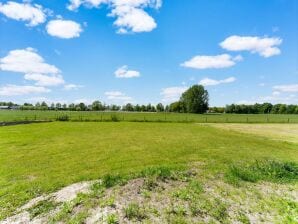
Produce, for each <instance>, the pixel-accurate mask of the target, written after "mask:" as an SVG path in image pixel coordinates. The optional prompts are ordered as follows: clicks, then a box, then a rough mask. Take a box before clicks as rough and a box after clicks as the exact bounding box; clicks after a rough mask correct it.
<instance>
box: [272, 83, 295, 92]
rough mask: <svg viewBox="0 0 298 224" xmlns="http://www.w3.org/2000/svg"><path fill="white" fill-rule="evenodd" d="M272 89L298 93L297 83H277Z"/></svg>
mask: <svg viewBox="0 0 298 224" xmlns="http://www.w3.org/2000/svg"><path fill="white" fill-rule="evenodd" d="M273 89H274V90H276V91H280V92H288V93H298V84H290V85H277V86H273Z"/></svg>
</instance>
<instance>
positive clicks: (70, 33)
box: [46, 19, 83, 39]
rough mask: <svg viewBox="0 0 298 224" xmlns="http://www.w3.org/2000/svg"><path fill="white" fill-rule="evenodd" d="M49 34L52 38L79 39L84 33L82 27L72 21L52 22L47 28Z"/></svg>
mask: <svg viewBox="0 0 298 224" xmlns="http://www.w3.org/2000/svg"><path fill="white" fill-rule="evenodd" d="M46 30H47V33H48V34H49V35H51V36H55V37H59V38H63V39H70V38H75V37H79V36H80V33H81V32H82V31H83V29H82V28H81V25H80V24H79V23H76V22H74V21H71V20H63V19H57V20H51V21H50V22H49V23H48V24H47V26H46Z"/></svg>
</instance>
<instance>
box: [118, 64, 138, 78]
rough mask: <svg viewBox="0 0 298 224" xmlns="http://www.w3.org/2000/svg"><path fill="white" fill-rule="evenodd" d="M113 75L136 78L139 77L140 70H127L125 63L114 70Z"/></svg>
mask: <svg viewBox="0 0 298 224" xmlns="http://www.w3.org/2000/svg"><path fill="white" fill-rule="evenodd" d="M115 76H116V77H117V78H136V77H140V72H138V71H134V70H128V67H127V65H124V66H122V67H120V68H118V69H117V70H116V71H115Z"/></svg>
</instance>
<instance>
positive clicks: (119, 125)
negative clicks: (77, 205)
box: [0, 111, 298, 223]
mask: <svg viewBox="0 0 298 224" xmlns="http://www.w3.org/2000/svg"><path fill="white" fill-rule="evenodd" d="M13 113H15V115H17V114H18V115H19V114H22V116H24V114H25V113H27V112H25V111H24V112H20V113H19V112H13ZM43 113H44V114H43ZM29 114H32V113H30V112H28V114H27V115H28V116H29ZM40 114H43V115H46V117H49V115H54V116H55V114H56V113H53V112H40ZM73 114H76V112H74V113H73ZM78 114H81V113H78ZM90 114H92V115H93V116H95V115H96V116H97V117H96V116H95V117H96V118H98V116H100V115H98V114H104V115H105V116H110V115H107V114H105V113H95V112H94V113H90ZM122 115H123V116H124V117H125V119H124V121H127V120H129V119H130V118H129V117H130V116H132V117H131V119H132V118H134V119H136V117H137V116H140V119H141V118H142V116H147V117H146V118H147V119H148V120H149V119H150V118H151V119H152V120H154V119H158V118H160V119H161V118H162V117H163V116H164V115H163V114H134V113H131V114H130V113H129V114H124V113H123V114H122V113H121V114H119V116H122ZM5 116H6V115H5V113H3V112H1V120H7V119H6V118H5ZM150 116H151V117H150ZM158 116H159V117H158ZM167 116H168V117H167V118H169V117H171V116H173V117H171V118H172V121H175V119H178V120H179V119H181V118H182V116H186V115H182V114H171V115H169V114H167ZM188 116H189V118H190V117H191V118H192V119H198V120H199V119H203V120H204V117H206V115H188ZM209 117H210V119H215V118H216V117H223V119H225V118H228V119H240V118H241V115H236V116H235V117H233V116H231V115H227V116H225V115H210V116H208V119H209ZM244 117H245V116H244ZM252 117H254V116H253V115H250V118H252ZM184 118H185V117H184ZM264 118H265V115H256V116H255V119H256V120H255V121H257V119H264ZM271 118H272V119H285V120H286V117H283V116H281V115H277V116H276V117H275V116H274V115H272V117H271V116H270V119H271ZM294 118H295V119H297V117H296V116H293V120H294ZM10 119H15V118H13V116H11V118H10ZM245 119H246V118H245ZM245 119H244V121H245ZM182 120H183V119H182ZM179 121H180V120H179ZM218 121H219V120H218ZM280 122H281V121H280ZM217 125H219V126H217ZM224 125H225V124H214V125H208V124H207V125H206V124H198V123H177V122H172V123H161V122H50V123H40V124H28V125H16V126H5V127H0V207H1V209H0V220H1V219H4V218H5V217H7V216H10V215H12V214H14V213H15V212H16V211H17V208H19V207H20V206H22V205H24V204H25V203H26V202H28V201H29V200H30V199H33V198H35V197H38V196H40V195H45V194H49V193H51V192H55V191H57V190H59V189H61V188H62V187H65V186H68V185H70V184H72V183H77V182H81V181H87V180H98V179H100V178H102V177H103V176H104V175H107V174H108V175H116V174H117V175H120V176H127V175H129V174H132V173H138V172H141V171H142V170H144V169H146V168H148V167H160V166H162V167H167V168H168V169H173V170H177V169H178V170H180V169H182V170H183V169H191V168H194V167H197V168H198V170H199V171H198V172H199V176H198V180H201V181H206V183H207V182H208V183H209V184H211V185H212V187H214V186H217V185H218V184H219V185H220V186H218V188H219V189H220V192H223V191H224V192H226V191H227V189H228V188H230V187H229V186H233V185H229V184H228V183H227V182H226V179H225V178H224V176H225V175H226V173H228V172H229V169H230V166H231V164H237V163H239V162H241V163H248V164H249V163H252V162H254V161H256V160H273V161H281V162H292V163H293V164H297V163H298V144H297V141H293V139H294V140H297V136H296V137H295V136H292V137H290V138H287V134H286V133H283V134H282V135H279V134H278V130H280V129H283V130H293V133H297V128H298V127H297V125H295V124H263V125H261V124H258V125H259V126H258V129H261V130H263V131H259V132H261V134H258V133H257V132H255V131H254V129H251V131H247V127H246V126H243V128H242V129H243V130H245V131H243V130H239V127H241V124H239V126H237V127H229V126H228V127H224ZM226 125H229V124H226ZM243 125H248V124H243ZM251 125H253V124H251ZM266 125H270V126H269V127H268V128H266ZM263 127H264V128H263ZM227 128H228V129H227ZM275 128H276V130H277V131H276V132H275V133H273V134H272V131H271V130H273V129H275ZM226 130H229V131H226ZM276 135H278V136H279V137H278V138H276ZM295 172H296V171H295ZM295 175H297V173H296V174H295V173H294V182H291V183H288V184H286V185H285V184H283V185H282V186H281V185H274V187H276V188H280V189H283V188H286V190H285V192H286V193H288V192H289V191H291V192H297V190H298V188H297V176H295ZM230 179H231V178H230ZM215 180H221V181H222V182H220V183H218V182H214V181H215ZM233 181H234V179H232V182H233ZM230 182H231V181H230ZM269 182H270V181H269ZM201 184H204V183H201ZM252 186H255V185H252ZM280 186H281V187H280ZM180 188H181V187H180ZM288 188H289V189H292V190H289V189H288ZM250 190H251V187H250V185H246V187H243V188H238V187H233V191H231V192H234V193H235V192H236V193H235V194H239V192H241V194H242V196H243V197H246V193H244V192H245V191H248V192H250ZM255 190H256V189H255ZM237 192H238V193H237ZM234 193H231V194H234ZM172 194H174V193H171V195H172ZM263 199H264V203H265V204H266V203H267V201H266V200H269V199H268V198H267V196H264V198H263ZM263 199H262V200H263ZM256 200H257V199H256ZM258 200H259V199H258ZM282 200H286V199H284V198H282ZM271 202H272V201H270V203H271ZM283 202H284V201H283ZM286 202H288V201H286ZM214 203H216V202H214ZM262 203H263V202H262ZM270 203H269V204H268V203H267V204H266V206H267V205H268V206H269V208H270V206H272V204H270ZM272 203H273V202H272ZM289 203H290V202H289ZM291 203H292V202H291ZM293 203H294V204H293V206H294V207H293V206H292V207H290V208H289V212H288V213H286V215H287V217H286V218H288V219H289V220H294V219H293V217H295V211H297V202H293ZM210 206H211V205H210ZM264 206H265V205H264ZM280 206H281V204H278V205H276V209H277V210H278V209H280ZM281 207H282V206H281ZM269 208H268V209H269ZM278 211H279V210H278ZM237 212H238V211H237ZM293 212H294V213H293ZM174 213H175V212H174ZM174 213H173V214H174ZM186 213H187V212H186ZM69 214H72V213H71V212H70V213H69ZM165 214H167V213H165ZM173 214H172V215H173ZM296 214H297V213H296ZM174 215H177V214H176V213H175V214H174ZM182 216H183V215H182ZM237 217H238V216H237ZM64 218H65V217H64ZM69 218H71V216H70V217H69ZM85 218H86V217H85ZM182 218H183V217H182ZM111 223H112V222H111ZM181 223H183V222H181Z"/></svg>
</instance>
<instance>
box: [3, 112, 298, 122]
mask: <svg viewBox="0 0 298 224" xmlns="http://www.w3.org/2000/svg"><path fill="white" fill-rule="evenodd" d="M65 115H67V117H68V119H69V120H71V121H112V120H114V121H115V120H117V121H142V122H150V121H151V122H152V121H154V122H184V123H186V122H198V123H298V115H292V114H249V115H247V114H203V115H201V114H183V113H163V112H161V113H138V112H94V111H91V112H76V111H18V110H15V111H7V110H2V111H1V110H0V122H10V121H34V120H45V121H55V120H57V119H59V118H61V117H63V116H65Z"/></svg>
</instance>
